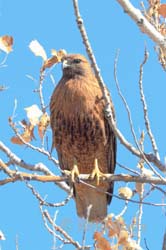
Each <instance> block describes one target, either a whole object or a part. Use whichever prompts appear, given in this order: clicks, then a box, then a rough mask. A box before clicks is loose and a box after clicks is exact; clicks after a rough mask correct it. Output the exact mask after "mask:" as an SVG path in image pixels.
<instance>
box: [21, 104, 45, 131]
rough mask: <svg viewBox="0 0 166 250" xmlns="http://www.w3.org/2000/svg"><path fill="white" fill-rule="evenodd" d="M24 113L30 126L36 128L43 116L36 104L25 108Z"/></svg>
mask: <svg viewBox="0 0 166 250" xmlns="http://www.w3.org/2000/svg"><path fill="white" fill-rule="evenodd" d="M25 111H26V113H27V117H28V119H29V121H30V123H31V125H33V126H36V125H37V124H38V123H39V118H40V117H41V116H42V114H43V113H42V111H41V110H40V109H39V107H38V106H37V105H36V104H34V105H32V106H30V107H27V108H25Z"/></svg>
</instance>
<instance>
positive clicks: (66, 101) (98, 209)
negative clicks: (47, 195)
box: [50, 54, 116, 222]
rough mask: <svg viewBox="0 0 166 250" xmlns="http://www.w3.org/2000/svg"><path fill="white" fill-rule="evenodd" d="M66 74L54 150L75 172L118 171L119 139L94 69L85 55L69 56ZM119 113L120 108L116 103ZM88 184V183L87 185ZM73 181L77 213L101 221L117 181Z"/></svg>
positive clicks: (55, 117) (54, 112)
mask: <svg viewBox="0 0 166 250" xmlns="http://www.w3.org/2000/svg"><path fill="white" fill-rule="evenodd" d="M62 69H63V75H62V78H61V80H60V81H59V83H58V85H57V86H56V87H55V89H54V92H53V94H52V96H51V101H50V119H51V128H52V136H53V147H55V148H56V150H57V154H58V159H59V164H60V168H61V169H63V170H68V171H71V173H72V174H73V175H72V176H74V175H75V174H77V175H78V174H79V173H80V174H92V175H93V177H96V178H98V177H99V176H100V175H102V173H103V174H104V173H114V170H115V163H116V138H115V135H114V133H113V131H112V130H111V128H110V127H109V125H108V122H107V120H106V119H105V115H104V107H105V100H104V98H103V96H102V91H101V89H100V86H99V83H98V81H97V79H96V77H95V75H94V73H93V70H92V68H91V66H90V64H89V62H88V61H87V60H86V58H85V57H84V56H82V55H80V54H68V55H65V56H64V57H63V59H62ZM111 108H112V112H113V115H114V108H113V104H112V102H111ZM87 183H88V181H87ZM90 183H91V184H92V185H93V186H94V187H96V188H92V187H90V186H88V185H86V184H84V183H78V182H73V187H74V198H75V202H76V208H77V214H78V216H80V217H84V218H86V217H87V208H88V207H89V205H92V206H91V210H90V215H89V221H90V222H100V221H102V220H103V219H104V218H105V217H106V215H107V205H108V204H109V203H110V202H111V199H112V196H111V195H108V193H110V194H112V193H113V183H107V182H104V181H96V180H95V178H94V179H93V182H90ZM106 192H107V193H106Z"/></svg>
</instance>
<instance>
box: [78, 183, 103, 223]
mask: <svg viewBox="0 0 166 250" xmlns="http://www.w3.org/2000/svg"><path fill="white" fill-rule="evenodd" d="M97 189H100V190H101V192H100V191H98V190H97ZM97 189H95V188H91V187H89V186H87V185H85V184H82V183H79V184H76V183H75V201H76V208H77V214H78V216H80V217H84V218H87V216H88V208H89V218H88V220H89V221H90V222H100V221H102V220H103V219H104V218H105V217H106V216H107V195H106V194H105V193H104V191H107V189H108V187H106V186H102V185H101V184H100V185H99V186H97ZM90 205H91V206H90Z"/></svg>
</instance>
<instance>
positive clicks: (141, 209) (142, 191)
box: [137, 185, 144, 245]
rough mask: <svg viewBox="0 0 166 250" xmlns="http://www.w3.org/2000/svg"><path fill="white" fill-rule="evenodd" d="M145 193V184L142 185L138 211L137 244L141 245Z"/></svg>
mask: <svg viewBox="0 0 166 250" xmlns="http://www.w3.org/2000/svg"><path fill="white" fill-rule="evenodd" d="M143 195H144V185H142V189H141V192H140V194H139V201H140V204H139V212H138V223H137V229H138V234H137V244H138V245H140V243H141V231H142V230H141V229H142V223H141V222H142V215H143V203H142V201H143Z"/></svg>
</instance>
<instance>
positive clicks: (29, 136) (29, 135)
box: [11, 124, 35, 145]
mask: <svg viewBox="0 0 166 250" xmlns="http://www.w3.org/2000/svg"><path fill="white" fill-rule="evenodd" d="M21 137H22V139H23V140H24V141H25V142H31V141H32V140H33V139H34V138H35V137H34V126H33V125H31V124H29V125H27V126H25V127H24V132H23V133H22V134H21ZM11 142H12V143H14V144H18V145H23V144H24V143H23V141H22V140H21V139H20V138H19V137H17V136H13V137H12V138H11Z"/></svg>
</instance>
